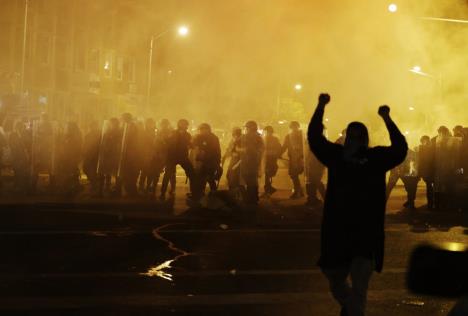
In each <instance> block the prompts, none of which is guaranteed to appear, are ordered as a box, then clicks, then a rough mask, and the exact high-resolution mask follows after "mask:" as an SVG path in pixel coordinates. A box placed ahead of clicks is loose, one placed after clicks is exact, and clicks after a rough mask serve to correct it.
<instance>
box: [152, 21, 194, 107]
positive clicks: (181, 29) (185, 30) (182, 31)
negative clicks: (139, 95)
mask: <svg viewBox="0 0 468 316" xmlns="http://www.w3.org/2000/svg"><path fill="white" fill-rule="evenodd" d="M169 32H170V30H165V31H164V32H161V33H159V34H153V35H151V39H150V48H149V53H148V54H149V58H148V82H147V87H146V106H148V107H149V104H150V98H151V85H152V77H153V49H154V43H155V42H156V41H157V40H158V39H160V38H161V37H163V36H164V35H166V34H167V33H169ZM188 33H189V28H188V27H187V26H185V25H182V26H180V27H179V28H178V29H177V34H178V35H179V36H182V37H185V36H187V35H188Z"/></svg>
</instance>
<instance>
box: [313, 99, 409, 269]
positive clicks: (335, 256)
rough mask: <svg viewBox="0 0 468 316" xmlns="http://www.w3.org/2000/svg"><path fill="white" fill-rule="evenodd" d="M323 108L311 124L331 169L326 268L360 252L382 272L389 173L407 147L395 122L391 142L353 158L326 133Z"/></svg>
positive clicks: (323, 242) (325, 228) (324, 238)
mask: <svg viewBox="0 0 468 316" xmlns="http://www.w3.org/2000/svg"><path fill="white" fill-rule="evenodd" d="M323 113H324V109H323V108H322V107H320V106H319V107H318V108H317V110H316V111H315V113H314V115H313V117H312V120H311V122H310V124H309V130H308V140H309V145H310V149H311V150H312V152H313V153H314V154H315V155H316V156H317V158H318V159H319V160H320V161H321V162H322V163H323V164H324V165H325V166H326V167H328V186H327V194H326V197H325V203H324V211H323V220H322V232H321V237H322V240H321V256H320V260H319V265H320V266H321V267H322V268H338V267H343V266H347V265H349V264H350V262H351V260H352V259H353V258H355V257H358V256H363V257H367V258H371V259H375V263H376V267H375V269H376V271H377V272H381V271H382V267H383V257H384V240H385V230H384V222H385V206H386V197H385V174H386V172H387V171H388V170H390V169H392V168H394V167H396V166H397V165H399V164H400V163H402V162H403V160H404V159H405V156H406V152H407V149H408V145H407V143H406V140H405V137H404V136H403V135H402V134H401V132H400V131H399V130H398V128H397V126H396V125H395V124H394V123H393V122H392V121H391V120H390V121H388V122H387V129H388V131H389V134H390V139H391V146H389V147H374V148H368V149H365V150H363V151H362V152H360V153H359V155H357V156H356V157H355V159H354V160H353V161H352V162H351V161H349V160H345V159H344V155H343V153H344V147H343V146H342V145H340V144H334V143H331V142H329V141H327V139H326V138H325V137H324V136H323V124H322V120H323Z"/></svg>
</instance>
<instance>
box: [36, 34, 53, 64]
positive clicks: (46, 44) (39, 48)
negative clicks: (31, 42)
mask: <svg viewBox="0 0 468 316" xmlns="http://www.w3.org/2000/svg"><path fill="white" fill-rule="evenodd" d="M49 48H50V38H49V37H48V36H47V35H44V34H38V35H37V37H36V60H37V62H38V63H39V64H42V65H48V64H49V61H50V60H49V57H50V49H49Z"/></svg>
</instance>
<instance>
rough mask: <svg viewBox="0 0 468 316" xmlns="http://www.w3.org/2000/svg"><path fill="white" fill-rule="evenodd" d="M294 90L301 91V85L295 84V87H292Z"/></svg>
mask: <svg viewBox="0 0 468 316" xmlns="http://www.w3.org/2000/svg"><path fill="white" fill-rule="evenodd" d="M294 90H296V91H301V90H302V85H301V84H300V83H296V85H295V86H294Z"/></svg>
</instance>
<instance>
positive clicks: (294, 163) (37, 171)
mask: <svg viewBox="0 0 468 316" xmlns="http://www.w3.org/2000/svg"><path fill="white" fill-rule="evenodd" d="M3 125H4V126H3V127H2V133H0V136H1V137H0V142H2V143H1V144H0V145H1V147H0V148H2V155H1V156H2V162H3V163H2V165H3V166H8V167H9V169H11V170H12V179H13V181H12V188H13V192H14V193H16V194H17V195H34V194H37V193H39V191H41V189H43V188H44V187H46V188H47V193H53V194H60V195H64V196H74V195H76V194H78V193H80V191H82V190H83V186H82V185H81V178H82V174H84V175H85V176H86V179H87V183H88V186H87V188H88V191H89V193H90V195H91V196H93V197H120V196H126V197H130V198H133V197H137V196H147V197H151V198H158V199H160V200H161V201H165V200H167V199H172V198H173V197H174V195H175V189H176V170H177V166H180V167H182V169H183V170H184V171H185V174H186V179H187V181H188V183H189V186H190V193H189V194H188V200H189V201H190V202H191V203H198V202H199V201H200V199H201V198H202V197H203V196H205V195H206V193H205V192H206V191H208V190H209V193H210V194H211V193H214V192H216V191H218V186H219V182H220V179H221V176H222V175H223V171H225V173H226V179H227V184H228V188H229V192H230V194H231V195H232V197H233V198H234V199H235V200H238V201H242V202H243V203H246V204H256V203H257V202H258V200H259V179H260V177H261V176H264V178H265V184H264V196H265V197H270V196H271V195H272V194H274V193H275V191H276V189H275V188H274V186H273V178H274V177H275V176H276V174H277V171H278V161H279V160H283V161H285V162H286V163H287V164H288V166H289V167H288V173H289V176H290V178H291V182H292V186H293V190H292V192H293V193H292V195H291V198H292V199H298V198H302V197H303V196H304V192H303V189H302V186H301V183H300V180H299V176H300V175H301V174H303V173H304V172H305V178H306V189H307V190H306V192H307V195H308V204H309V205H311V206H315V205H318V204H320V200H319V198H318V196H317V193H318V192H320V194H321V195H322V197H323V195H324V186H323V183H322V182H321V179H322V175H323V171H324V168H323V166H321V165H320V163H319V162H318V161H317V160H316V159H315V157H314V156H313V155H312V154H310V152H309V150H307V148H308V147H307V146H306V144H305V142H306V140H305V137H304V135H303V133H302V131H301V129H300V125H299V123H298V122H291V124H290V126H289V127H290V132H289V133H288V134H287V135H286V137H285V138H284V141H283V143H282V144H281V142H280V141H279V139H278V138H277V137H276V136H275V135H274V130H273V127H272V126H267V127H265V128H264V129H263V133H260V131H259V127H258V125H257V123H256V122H254V121H248V122H247V123H246V124H245V126H244V131H243V130H242V129H241V128H240V127H236V128H234V129H233V131H232V138H231V140H230V142H229V145H228V146H227V149H226V150H225V151H224V153H223V154H222V149H221V144H220V140H219V138H218V137H217V136H216V135H215V133H213V131H212V129H211V126H210V125H209V124H206V123H203V124H200V125H199V126H198V128H197V132H196V134H195V135H193V136H192V135H191V134H190V132H189V127H190V126H189V122H188V121H187V120H185V119H181V120H179V121H178V122H177V126H176V127H175V128H172V127H171V124H170V122H169V121H168V120H167V119H163V120H161V121H160V122H159V124H157V123H156V122H155V121H154V120H153V119H151V118H149V119H146V120H145V121H139V120H136V119H135V118H134V117H133V116H132V115H131V114H129V113H124V114H122V116H121V117H120V118H110V119H108V120H106V121H104V122H103V123H102V124H101V126H100V124H98V123H97V122H96V121H92V122H90V123H89V125H88V127H87V128H86V131H85V132H84V133H82V131H81V130H80V128H79V127H78V124H77V123H75V122H73V121H71V122H67V123H66V124H59V123H58V122H56V121H52V120H51V119H50V118H49V116H48V115H47V114H46V113H43V114H42V115H41V116H40V118H39V119H37V120H32V121H26V120H18V121H16V122H14V123H13V122H11V124H8V123H7V124H3ZM285 154H287V159H283V158H282V157H283V155H285ZM227 161H229V163H228V164H226V162H227ZM223 169H225V170H223ZM39 180H40V181H39ZM44 182H46V183H47V185H44ZM158 188H159V192H158V190H157V189H158ZM4 191H6V190H4ZM42 191H43V190H42Z"/></svg>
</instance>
